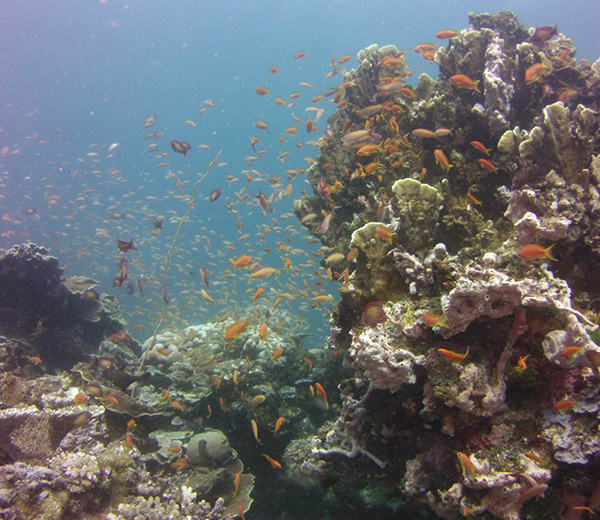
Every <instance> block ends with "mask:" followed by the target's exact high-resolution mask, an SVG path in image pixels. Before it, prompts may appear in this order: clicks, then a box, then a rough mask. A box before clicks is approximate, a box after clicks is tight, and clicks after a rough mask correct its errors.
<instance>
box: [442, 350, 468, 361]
mask: <svg viewBox="0 0 600 520" xmlns="http://www.w3.org/2000/svg"><path fill="white" fill-rule="evenodd" d="M438 352H439V353H440V354H441V355H442V356H443V357H444V358H445V359H447V360H448V361H452V362H454V363H460V362H461V361H463V360H464V359H465V358H466V357H467V354H468V353H469V347H467V351H466V352H465V353H464V354H459V353H458V352H454V350H446V349H445V348H438Z"/></svg>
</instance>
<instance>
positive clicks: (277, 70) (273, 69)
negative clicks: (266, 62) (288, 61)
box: [269, 65, 279, 74]
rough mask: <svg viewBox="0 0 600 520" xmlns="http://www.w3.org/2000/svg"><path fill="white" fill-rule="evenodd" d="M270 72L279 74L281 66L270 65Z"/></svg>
mask: <svg viewBox="0 0 600 520" xmlns="http://www.w3.org/2000/svg"><path fill="white" fill-rule="evenodd" d="M269 72H270V73H271V74H277V73H278V72H279V67H277V66H276V65H272V66H271V67H269Z"/></svg>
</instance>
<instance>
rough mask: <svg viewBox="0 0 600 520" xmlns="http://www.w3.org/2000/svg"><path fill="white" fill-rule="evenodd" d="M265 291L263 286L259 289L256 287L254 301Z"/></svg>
mask: <svg viewBox="0 0 600 520" xmlns="http://www.w3.org/2000/svg"><path fill="white" fill-rule="evenodd" d="M264 292H265V290H264V289H263V288H262V287H259V288H258V289H256V292H255V293H254V296H252V301H256V300H258V299H259V298H260V297H261V296H262V295H263V293H264Z"/></svg>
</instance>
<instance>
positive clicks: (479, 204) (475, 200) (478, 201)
mask: <svg viewBox="0 0 600 520" xmlns="http://www.w3.org/2000/svg"><path fill="white" fill-rule="evenodd" d="M467 198H468V199H469V200H470V201H471V202H472V203H473V204H477V205H478V206H482V205H483V202H481V201H480V200H479V199H476V198H475V197H473V195H471V194H470V193H468V192H467Z"/></svg>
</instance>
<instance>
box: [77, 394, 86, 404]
mask: <svg viewBox="0 0 600 520" xmlns="http://www.w3.org/2000/svg"><path fill="white" fill-rule="evenodd" d="M73 400H74V401H75V404H81V403H85V402H86V401H88V400H89V397H88V396H87V395H85V394H81V393H80V394H77V395H76V396H75V397H74V398H73Z"/></svg>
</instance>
